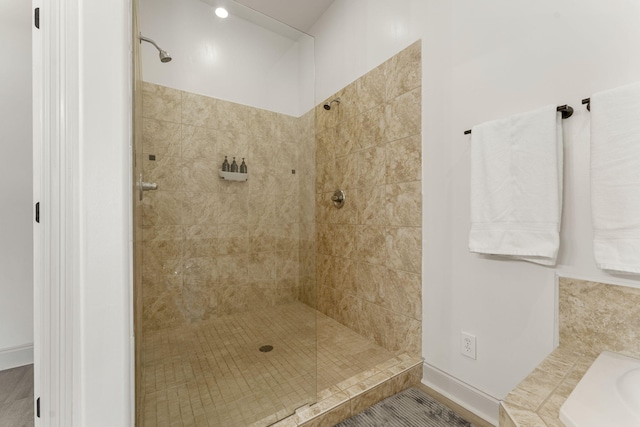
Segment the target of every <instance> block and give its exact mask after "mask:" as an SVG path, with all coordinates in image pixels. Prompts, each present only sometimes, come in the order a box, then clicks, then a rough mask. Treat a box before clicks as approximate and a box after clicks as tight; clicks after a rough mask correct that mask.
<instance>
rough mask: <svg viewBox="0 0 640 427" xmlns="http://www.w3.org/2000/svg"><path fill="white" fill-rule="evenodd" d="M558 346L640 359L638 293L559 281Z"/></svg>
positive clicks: (592, 284) (587, 352)
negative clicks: (607, 352)
mask: <svg viewBox="0 0 640 427" xmlns="http://www.w3.org/2000/svg"><path fill="white" fill-rule="evenodd" d="M559 298H560V302H559V304H560V313H559V316H560V344H561V345H562V346H564V347H570V348H573V349H575V350H576V351H579V352H582V353H584V354H591V355H597V354H600V353H601V352H602V351H604V350H610V351H615V352H623V353H626V354H628V355H631V356H635V357H640V339H638V338H639V337H640V333H638V331H640V289H636V288H630V287H626V286H615V285H605V284H602V283H595V282H587V281H581V280H573V279H567V278H561V279H560V290H559Z"/></svg>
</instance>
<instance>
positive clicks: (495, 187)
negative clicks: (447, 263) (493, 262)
mask: <svg viewBox="0 0 640 427" xmlns="http://www.w3.org/2000/svg"><path fill="white" fill-rule="evenodd" d="M561 210H562V125H561V115H560V114H559V113H558V112H557V111H556V106H554V105H549V106H547V107H544V108H541V109H539V110H536V111H532V112H529V113H525V114H519V115H516V116H512V117H508V118H506V119H502V120H496V121H492V122H487V123H483V124H481V125H478V126H475V127H474V128H473V132H472V138H471V231H470V232H469V250H470V251H471V252H477V253H483V254H493V255H504V256H509V257H514V258H517V259H522V260H525V261H531V262H535V263H538V264H544V265H554V264H555V263H556V256H557V254H558V247H559V242H560V237H559V230H560V216H561Z"/></svg>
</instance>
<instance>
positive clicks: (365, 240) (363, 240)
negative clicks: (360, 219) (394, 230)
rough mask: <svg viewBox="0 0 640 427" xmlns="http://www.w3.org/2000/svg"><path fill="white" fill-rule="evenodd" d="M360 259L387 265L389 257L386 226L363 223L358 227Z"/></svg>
mask: <svg viewBox="0 0 640 427" xmlns="http://www.w3.org/2000/svg"><path fill="white" fill-rule="evenodd" d="M357 233H358V244H357V246H358V251H357V254H358V255H357V256H358V258H357V259H358V260H360V261H364V262H367V263H369V264H376V265H385V264H386V263H387V260H388V258H389V253H388V246H389V245H387V239H386V228H385V227H373V226H367V225H362V226H358V227H357Z"/></svg>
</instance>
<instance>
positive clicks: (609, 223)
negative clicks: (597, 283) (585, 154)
mask: <svg viewBox="0 0 640 427" xmlns="http://www.w3.org/2000/svg"><path fill="white" fill-rule="evenodd" d="M591 213H592V217H593V231H594V239H593V250H594V255H595V259H596V264H597V265H598V267H600V268H602V269H605V270H613V271H621V272H627V273H638V274H640V83H636V84H633V85H629V86H625V87H621V88H617V89H613V90H609V91H605V92H600V93H596V94H594V95H593V96H592V97H591Z"/></svg>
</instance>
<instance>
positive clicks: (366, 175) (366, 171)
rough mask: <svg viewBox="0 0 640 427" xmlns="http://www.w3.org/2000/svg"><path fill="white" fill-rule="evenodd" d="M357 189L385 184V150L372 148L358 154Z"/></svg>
mask: <svg viewBox="0 0 640 427" xmlns="http://www.w3.org/2000/svg"><path fill="white" fill-rule="evenodd" d="M357 161H358V181H357V183H356V186H358V187H372V186H377V185H382V184H384V183H385V173H386V167H385V149H384V147H374V148H370V149H367V150H363V151H361V152H359V153H358V157H357Z"/></svg>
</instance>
